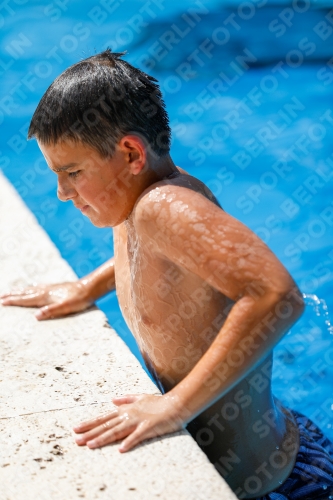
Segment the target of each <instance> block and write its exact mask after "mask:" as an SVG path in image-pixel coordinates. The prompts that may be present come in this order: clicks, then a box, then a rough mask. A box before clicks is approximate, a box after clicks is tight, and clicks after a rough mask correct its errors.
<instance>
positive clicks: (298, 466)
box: [256, 410, 333, 500]
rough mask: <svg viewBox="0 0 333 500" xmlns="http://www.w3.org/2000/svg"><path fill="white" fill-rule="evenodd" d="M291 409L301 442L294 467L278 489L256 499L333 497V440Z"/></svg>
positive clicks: (291, 499) (281, 499)
mask: <svg viewBox="0 0 333 500" xmlns="http://www.w3.org/2000/svg"><path fill="white" fill-rule="evenodd" d="M291 411H292V413H293V415H294V417H295V419H296V422H297V425H298V428H299V444H300V446H299V450H298V453H297V456H296V462H295V466H294V469H293V471H292V473H291V474H290V476H289V477H288V479H287V480H286V481H285V482H284V483H283V484H282V485H281V486H280V487H279V488H278V489H277V490H275V491H272V492H271V493H268V494H267V495H265V496H263V497H260V498H257V499H256V500H328V499H330V500H331V499H332V500H333V444H332V443H331V441H329V439H327V438H326V437H325V436H324V435H323V433H322V432H321V430H320V429H319V428H318V427H317V426H316V425H315V424H314V423H313V422H311V420H310V419H308V418H307V417H305V416H304V415H302V414H300V413H297V412H296V411H293V410H291Z"/></svg>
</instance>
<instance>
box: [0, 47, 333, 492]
mask: <svg viewBox="0 0 333 500" xmlns="http://www.w3.org/2000/svg"><path fill="white" fill-rule="evenodd" d="M121 55H122V54H115V53H114V54H113V53H111V51H110V50H107V51H105V52H103V53H101V54H97V55H96V56H93V57H90V58H88V59H86V60H84V61H81V62H79V63H77V64H75V65H73V66H72V67H70V68H69V69H67V70H66V71H65V72H64V73H63V74H62V75H60V77H58V78H57V79H56V80H55V81H54V82H53V84H52V85H51V86H50V87H49V89H48V90H47V91H46V93H45V94H44V96H43V97H42V99H41V101H40V103H39V105H38V107H37V109H36V111H35V114H34V116H33V118H32V121H31V124H30V129H29V134H28V137H29V138H31V137H35V138H36V139H37V141H38V144H39V147H40V149H41V151H42V153H43V154H44V156H45V159H46V161H47V163H48V165H49V167H50V168H51V169H52V170H53V171H54V172H55V173H56V174H57V175H58V197H59V198H60V200H62V201H69V200H71V201H72V202H73V203H74V205H75V206H76V207H77V208H78V209H80V210H81V211H82V212H83V213H84V214H85V215H86V216H87V217H89V219H90V220H91V221H92V223H93V224H95V225H96V226H98V227H106V226H111V227H113V228H114V242H115V249H114V259H112V260H111V261H109V262H108V263H106V264H104V265H103V266H101V267H100V268H99V269H97V270H96V271H95V272H93V273H92V274H91V275H89V276H87V277H86V278H85V279H81V280H79V281H78V282H77V283H64V284H61V285H49V286H39V287H33V288H30V289H28V290H25V291H23V292H20V291H18V292H17V293H15V292H13V293H12V294H8V295H7V296H3V304H5V305H26V306H43V307H42V308H41V309H40V310H39V312H38V313H37V318H38V319H47V318H52V317H58V316H61V315H64V314H69V313H72V312H76V311H79V310H83V309H85V308H86V307H88V306H89V305H90V304H91V303H92V302H93V301H94V300H96V299H97V298H98V297H100V296H102V295H104V294H105V293H107V292H108V291H109V290H111V289H112V288H113V287H114V286H116V290H117V296H118V299H119V303H120V307H121V310H122V313H123V315H124V318H125V320H126V321H127V323H128V325H129V327H130V329H131V331H132V332H133V334H134V336H135V338H136V340H137V343H138V345H139V348H140V350H141V352H142V355H143V357H144V359H145V362H146V364H147V367H148V368H149V370H150V372H151V373H152V374H153V376H154V377H155V379H156V382H157V383H158V385H159V387H160V389H161V391H162V393H163V395H162V396H155V395H127V396H123V397H120V398H116V399H113V402H114V403H115V405H116V406H117V409H115V410H113V411H111V412H109V413H108V414H106V415H102V416H101V417H99V418H95V419H93V420H91V421H89V422H84V423H81V424H80V425H78V426H77V427H75V428H74V430H75V432H76V433H77V434H78V436H77V438H76V441H77V443H78V444H79V445H87V446H88V447H90V448H96V447H100V446H104V445H106V444H109V443H113V442H115V441H118V440H121V441H122V443H121V445H120V451H122V452H125V451H128V450H130V449H131V448H133V446H135V445H137V444H138V443H140V442H142V441H143V440H145V439H147V438H151V437H154V436H157V435H162V434H165V433H169V432H173V431H175V430H178V429H181V428H183V427H184V426H186V425H187V424H189V425H188V429H189V430H190V432H191V434H192V435H193V437H194V438H195V439H196V441H197V443H198V444H199V445H200V446H201V447H202V449H203V450H204V451H205V452H206V454H207V455H208V457H209V458H210V460H211V461H212V462H213V463H214V464H215V466H216V468H217V470H218V471H219V472H220V473H221V475H223V476H224V478H225V479H226V481H227V482H228V483H229V485H230V486H231V488H232V489H233V490H234V491H235V493H236V494H237V495H238V496H239V497H240V498H245V497H246V498H257V497H262V496H264V495H265V496H264V498H265V499H275V498H279V499H282V498H298V499H305V498H316V499H319V498H328V491H330V490H331V489H333V478H332V476H331V475H330V474H332V473H333V464H332V460H331V459H330V456H329V453H328V451H326V450H325V446H326V449H327V450H328V449H329V446H330V443H329V442H328V441H327V440H326V441H325V439H324V437H323V436H322V435H321V434H320V431H319V430H318V429H317V428H316V427H315V426H313V424H312V427H311V428H309V429H306V428H305V425H307V426H308V427H309V426H311V423H310V422H309V421H307V419H306V418H305V417H302V416H301V415H298V414H296V413H295V412H291V411H288V410H287V409H285V408H283V407H282V406H281V404H279V402H278V401H277V400H275V399H274V398H273V396H272V394H271V386H270V376H271V364H272V361H271V360H272V356H271V351H272V348H273V347H274V345H275V344H276V343H277V342H278V341H279V340H280V338H281V337H282V336H283V335H284V333H285V332H286V331H287V330H288V329H289V328H290V327H291V325H292V324H293V323H294V322H295V321H296V320H297V319H298V318H299V316H300V315H301V313H302V311H303V300H302V296H301V294H300V292H299V290H298V288H297V286H296V285H295V283H294V281H293V280H292V278H291V276H290V275H289V273H288V272H287V270H286V269H285V268H284V267H283V265H282V264H281V263H280V262H279V261H278V260H277V258H276V257H275V256H274V255H273V254H272V252H271V251H270V250H269V249H268V247H267V246H266V245H265V244H264V243H263V242H262V241H261V240H260V239H259V238H258V237H257V236H256V235H255V234H253V233H252V232H251V231H250V230H249V229H248V228H246V227H245V226H244V225H243V224H241V223H240V222H239V221H237V220H235V219H234V218H233V217H231V216H229V215H228V214H226V213H225V212H224V211H223V210H222V209H221V207H220V205H219V203H218V201H217V200H216V199H215V198H214V196H213V195H212V193H211V192H210V191H209V190H208V189H207V187H206V186H205V185H204V184H202V183H201V182H200V181H199V180H197V179H195V178H194V177H192V176H190V175H188V174H186V172H184V171H183V170H182V169H180V168H178V167H176V166H175V165H174V163H173V161H172V159H171V157H170V155H169V148H170V128H169V124H168V117H167V114H166V111H165V108H164V103H163V100H162V96H161V93H160V90H159V88H158V86H157V84H156V83H155V82H156V80H155V79H154V78H152V77H149V76H148V75H146V74H144V73H142V72H141V71H139V70H138V69H136V68H133V67H132V66H130V65H129V64H128V63H126V62H125V61H123V60H121V59H120V56H121ZM305 444H307V446H308V448H311V447H312V448H311V450H306V453H305V452H304V451H303V448H304V445H305ZM302 447H303V448H302ZM312 449H313V450H314V451H312ZM314 461H315V463H313V462H314ZM302 471H303V472H302ZM323 488H324V489H323ZM273 491H275V493H271V494H270V492H273ZM277 492H279V495H278V493H277Z"/></svg>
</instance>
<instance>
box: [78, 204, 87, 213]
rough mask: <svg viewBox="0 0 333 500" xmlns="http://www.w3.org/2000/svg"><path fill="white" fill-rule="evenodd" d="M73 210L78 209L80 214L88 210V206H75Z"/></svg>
mask: <svg viewBox="0 0 333 500" xmlns="http://www.w3.org/2000/svg"><path fill="white" fill-rule="evenodd" d="M75 208H78V209H79V210H81V212H85V211H86V210H87V209H88V208H89V205H82V206H81V207H80V206H79V205H75Z"/></svg>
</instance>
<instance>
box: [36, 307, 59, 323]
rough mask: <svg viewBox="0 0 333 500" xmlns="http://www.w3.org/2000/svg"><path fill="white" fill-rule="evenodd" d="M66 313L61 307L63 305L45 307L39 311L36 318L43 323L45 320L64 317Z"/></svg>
mask: <svg viewBox="0 0 333 500" xmlns="http://www.w3.org/2000/svg"><path fill="white" fill-rule="evenodd" d="M63 315H64V311H63V308H62V307H61V304H51V305H49V306H44V307H42V308H41V309H39V310H38V311H37V312H36V314H35V317H36V319H38V321H42V320H44V319H51V318H58V317H59V316H63Z"/></svg>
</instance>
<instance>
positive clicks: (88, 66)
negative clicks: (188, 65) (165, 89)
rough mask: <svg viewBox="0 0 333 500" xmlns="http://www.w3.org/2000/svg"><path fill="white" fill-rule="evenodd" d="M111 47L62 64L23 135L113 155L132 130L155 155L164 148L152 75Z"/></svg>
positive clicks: (167, 137) (162, 117)
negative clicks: (77, 144)
mask: <svg viewBox="0 0 333 500" xmlns="http://www.w3.org/2000/svg"><path fill="white" fill-rule="evenodd" d="M123 55H124V52H123V53H112V52H111V50H110V49H107V50H105V51H104V52H101V53H100V54H96V55H95V56H92V57H89V58H87V59H84V60H83V61H80V62H78V63H76V64H74V65H73V66H71V67H70V68H68V69H66V71H64V72H63V73H62V74H61V75H60V76H59V77H58V78H56V80H54V82H53V83H52V85H50V87H49V88H48V89H47V91H46V92H45V94H44V95H43V97H42V99H41V100H40V102H39V104H38V107H37V109H36V111H35V113H34V115H33V117H32V120H31V123H30V127H29V131H28V139H31V138H32V137H36V139H38V140H39V141H40V142H41V143H43V144H56V143H57V142H58V141H61V140H66V139H68V140H73V141H75V142H83V143H86V144H88V145H90V146H91V147H93V148H94V149H96V150H97V151H98V152H99V153H100V155H101V156H102V157H107V156H112V154H113V153H114V151H115V145H116V143H117V142H118V141H119V140H120V139H121V137H122V136H124V135H126V134H129V133H137V134H139V135H140V136H141V137H142V138H143V139H144V140H146V141H147V142H148V144H147V146H148V145H149V147H150V149H151V150H152V151H153V152H155V153H156V154H157V155H158V156H164V155H166V154H168V153H169V150H170V141H171V130H170V126H169V119H168V115H167V112H166V110H165V104H164V102H163V99H162V94H161V91H160V89H159V86H158V85H157V83H156V82H157V80H156V79H155V78H153V77H152V76H149V75H147V74H146V73H143V72H142V71H140V70H139V69H137V68H134V67H133V66H131V65H130V64H129V63H127V62H126V61H123V60H122V59H120V57H121V56H123Z"/></svg>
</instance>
